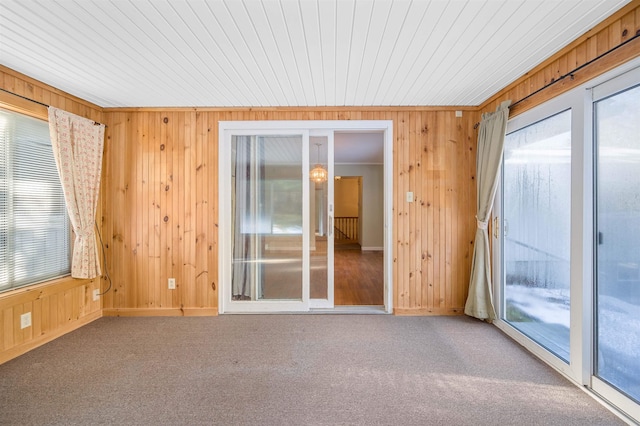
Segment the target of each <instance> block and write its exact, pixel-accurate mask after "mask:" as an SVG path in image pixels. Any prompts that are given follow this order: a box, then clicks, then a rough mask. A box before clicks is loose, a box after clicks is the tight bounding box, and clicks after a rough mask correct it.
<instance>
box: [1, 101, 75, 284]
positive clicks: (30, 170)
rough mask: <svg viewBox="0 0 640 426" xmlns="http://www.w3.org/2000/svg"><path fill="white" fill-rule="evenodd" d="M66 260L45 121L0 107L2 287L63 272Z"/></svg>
mask: <svg viewBox="0 0 640 426" xmlns="http://www.w3.org/2000/svg"><path fill="white" fill-rule="evenodd" d="M70 264H71V262H70V224H69V219H68V216H67V211H66V207H65V201H64V194H63V192H62V187H61V185H60V179H59V177H58V171H57V170H56V165H55V160H54V157H53V151H52V149H51V140H50V138H49V125H48V123H47V122H46V121H41V120H37V119H34V118H31V117H27V116H24V115H21V114H17V113H13V112H10V111H5V110H0V291H3V290H8V289H11V288H15V287H21V286H25V285H28V284H34V283H37V282H41V281H44V280H47V279H51V278H55V277H59V276H62V275H66V274H68V273H69V271H70Z"/></svg>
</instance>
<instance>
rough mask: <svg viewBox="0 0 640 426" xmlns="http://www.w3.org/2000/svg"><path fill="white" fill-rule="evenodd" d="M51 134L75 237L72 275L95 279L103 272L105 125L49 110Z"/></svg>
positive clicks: (53, 109)
mask: <svg viewBox="0 0 640 426" xmlns="http://www.w3.org/2000/svg"><path fill="white" fill-rule="evenodd" d="M49 131H50V133H51V145H52V147H53V155H54V157H55V160H56V166H57V168H58V174H59V175H60V182H61V183H62V188H63V190H64V197H65V202H66V204H67V212H68V213H69V218H70V220H71V225H72V226H73V231H74V234H75V242H74V246H73V257H72V261H71V276H72V277H74V278H95V277H97V276H98V275H100V273H101V271H100V261H99V252H98V246H97V244H96V235H95V227H94V223H95V215H96V208H97V205H98V194H99V191H100V175H101V172H102V150H103V147H104V125H103V124H97V123H94V122H93V121H91V120H88V119H86V118H83V117H80V116H77V115H74V114H71V113H68V112H66V111H63V110H60V109H57V108H54V107H49Z"/></svg>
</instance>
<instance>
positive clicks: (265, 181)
mask: <svg viewBox="0 0 640 426" xmlns="http://www.w3.org/2000/svg"><path fill="white" fill-rule="evenodd" d="M231 163H232V164H231V175H232V176H231V228H232V232H231V234H232V235H231V247H232V249H231V250H232V260H231V283H232V284H231V288H232V289H231V299H232V300H233V301H266V300H279V301H282V300H288V301H301V300H303V298H304V297H303V296H304V291H303V281H304V274H303V260H304V259H303V258H304V256H303V252H304V250H303V249H304V238H303V237H304V236H303V229H304V223H303V183H302V182H303V173H302V170H303V137H302V136H301V135H293V136H292V135H268V136H255V135H251V136H232V138H231Z"/></svg>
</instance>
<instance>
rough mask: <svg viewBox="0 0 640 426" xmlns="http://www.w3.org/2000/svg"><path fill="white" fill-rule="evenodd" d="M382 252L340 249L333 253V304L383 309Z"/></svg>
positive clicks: (337, 247) (336, 247)
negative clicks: (371, 306) (378, 306)
mask: <svg viewBox="0 0 640 426" xmlns="http://www.w3.org/2000/svg"><path fill="white" fill-rule="evenodd" d="M382 259H383V252H381V251H364V252H363V251H361V250H359V249H346V250H345V249H341V247H340V245H336V246H335V253H334V268H335V270H334V304H335V305H336V306H350V305H384V275H383V260H382Z"/></svg>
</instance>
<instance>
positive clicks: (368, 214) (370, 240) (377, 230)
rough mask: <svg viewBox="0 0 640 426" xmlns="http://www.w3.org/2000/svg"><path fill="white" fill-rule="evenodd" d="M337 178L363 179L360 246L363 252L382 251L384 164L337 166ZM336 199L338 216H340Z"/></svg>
mask: <svg viewBox="0 0 640 426" xmlns="http://www.w3.org/2000/svg"><path fill="white" fill-rule="evenodd" d="M335 174H336V176H361V177H362V188H361V193H362V208H361V211H360V222H361V228H360V231H361V232H360V246H361V247H362V250H376V251H378V250H382V249H383V245H384V203H383V201H384V200H383V195H384V176H383V166H382V164H366V165H361V164H357V165H356V164H336V167H335ZM337 203H338V200H337V199H336V214H338V210H337V208H338V204H337Z"/></svg>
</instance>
